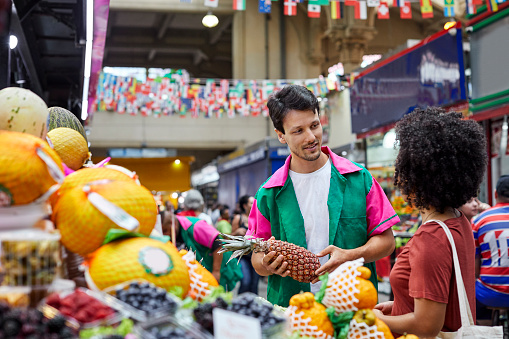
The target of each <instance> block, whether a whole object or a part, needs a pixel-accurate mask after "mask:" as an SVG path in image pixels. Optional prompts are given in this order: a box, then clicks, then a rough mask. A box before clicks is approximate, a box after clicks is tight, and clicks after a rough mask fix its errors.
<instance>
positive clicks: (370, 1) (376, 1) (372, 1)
mask: <svg viewBox="0 0 509 339" xmlns="http://www.w3.org/2000/svg"><path fill="white" fill-rule="evenodd" d="M366 4H367V5H368V7H377V6H378V5H380V0H367V1H366Z"/></svg>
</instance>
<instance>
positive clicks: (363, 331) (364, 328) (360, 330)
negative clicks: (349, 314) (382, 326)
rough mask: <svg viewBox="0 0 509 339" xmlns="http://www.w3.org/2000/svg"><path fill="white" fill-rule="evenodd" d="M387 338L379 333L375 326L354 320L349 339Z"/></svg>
mask: <svg viewBox="0 0 509 339" xmlns="http://www.w3.org/2000/svg"><path fill="white" fill-rule="evenodd" d="M384 338H385V336H384V334H383V333H382V332H379V331H378V329H377V327H376V326H375V325H373V326H369V325H368V324H366V323H364V322H360V323H358V322H357V321H356V320H354V319H352V320H351V321H350V329H349V330H348V337H347V339H384Z"/></svg>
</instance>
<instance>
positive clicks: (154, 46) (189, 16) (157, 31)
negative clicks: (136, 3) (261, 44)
mask: <svg viewBox="0 0 509 339" xmlns="http://www.w3.org/2000/svg"><path fill="white" fill-rule="evenodd" d="M204 14H205V13H203V12H200V13H182V12H178V13H172V12H149V11H146V12H144V11H129V10H117V9H110V13H109V18H108V31H107V36H106V47H105V52H104V59H103V66H112V67H146V68H151V67H154V68H173V69H186V70H187V71H188V72H189V73H190V74H191V76H193V77H210V78H231V77H232V20H233V16H232V15H231V14H217V17H218V19H219V24H218V25H217V26H216V27H214V28H207V27H205V26H203V24H202V18H203V16H204Z"/></svg>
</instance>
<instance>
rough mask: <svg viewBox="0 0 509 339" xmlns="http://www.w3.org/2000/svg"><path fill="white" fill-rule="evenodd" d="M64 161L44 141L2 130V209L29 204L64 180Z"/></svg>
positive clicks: (0, 145)
mask: <svg viewBox="0 0 509 339" xmlns="http://www.w3.org/2000/svg"><path fill="white" fill-rule="evenodd" d="M63 170H64V169H63V167H62V160H60V158H59V156H58V155H57V153H56V152H55V151H54V150H53V149H51V147H49V145H48V144H47V143H46V142H45V141H44V140H42V139H39V138H36V137H34V136H32V135H29V134H26V133H19V132H11V131H0V207H6V206H11V205H25V204H28V203H31V202H33V201H34V200H36V199H38V198H40V197H41V196H42V195H43V194H44V193H46V192H48V190H50V188H52V187H53V186H54V185H55V184H58V183H60V182H61V181H62V180H63V178H64V174H63Z"/></svg>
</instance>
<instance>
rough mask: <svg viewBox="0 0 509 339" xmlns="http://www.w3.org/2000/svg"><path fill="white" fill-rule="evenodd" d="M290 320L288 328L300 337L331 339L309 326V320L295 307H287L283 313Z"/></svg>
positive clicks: (331, 338) (316, 328) (314, 327)
mask: <svg viewBox="0 0 509 339" xmlns="http://www.w3.org/2000/svg"><path fill="white" fill-rule="evenodd" d="M285 314H286V316H287V317H288V318H289V319H290V326H291V329H292V332H293V331H299V332H300V335H301V336H308V337H311V338H317V339H333V337H331V336H330V335H328V334H327V333H324V332H323V331H322V330H320V329H318V327H317V326H314V325H310V324H309V323H310V322H311V318H307V317H305V316H304V312H300V311H299V310H298V309H297V307H296V306H288V308H287V309H286V312H285Z"/></svg>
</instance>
